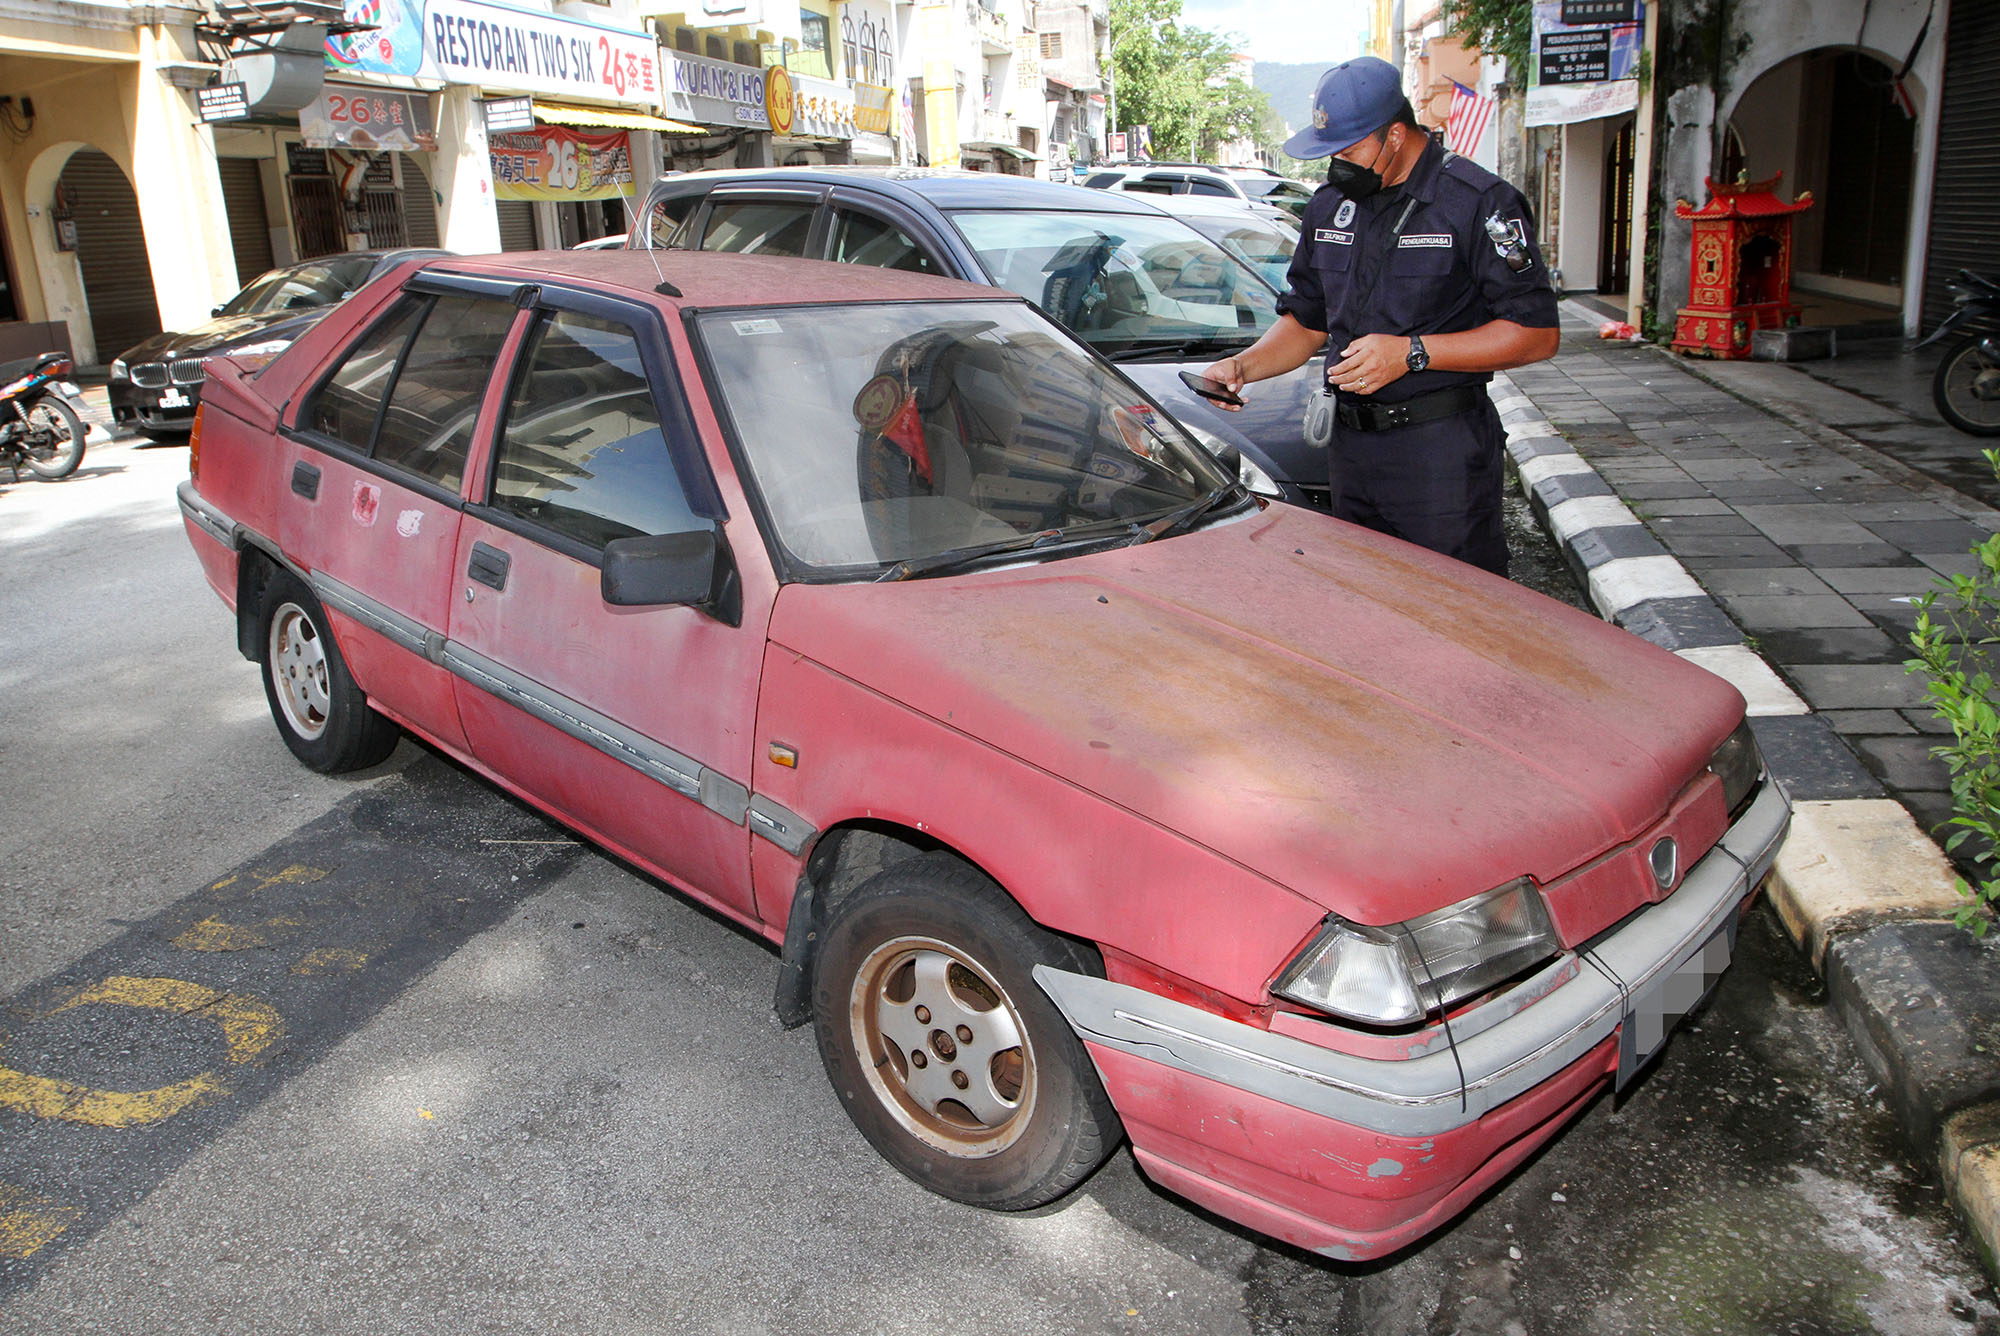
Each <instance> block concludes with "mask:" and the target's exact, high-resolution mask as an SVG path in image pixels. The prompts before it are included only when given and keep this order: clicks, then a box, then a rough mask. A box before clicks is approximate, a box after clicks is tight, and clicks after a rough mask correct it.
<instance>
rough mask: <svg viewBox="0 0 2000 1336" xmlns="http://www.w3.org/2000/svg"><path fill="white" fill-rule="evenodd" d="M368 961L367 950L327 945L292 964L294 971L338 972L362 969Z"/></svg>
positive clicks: (311, 972)
mask: <svg viewBox="0 0 2000 1336" xmlns="http://www.w3.org/2000/svg"><path fill="white" fill-rule="evenodd" d="M367 963H368V953H367V952H366V951H349V950H348V949H347V948H345V947H340V946H327V947H321V948H320V949H319V950H317V951H308V952H306V953H305V954H304V955H303V956H300V957H299V962H298V964H296V965H294V966H292V973H294V974H337V973H341V972H343V971H352V970H358V969H361V968H362V967H363V966H365V965H366V964H367Z"/></svg>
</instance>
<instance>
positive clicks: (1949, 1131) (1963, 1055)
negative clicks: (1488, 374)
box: [1490, 374, 2000, 1278]
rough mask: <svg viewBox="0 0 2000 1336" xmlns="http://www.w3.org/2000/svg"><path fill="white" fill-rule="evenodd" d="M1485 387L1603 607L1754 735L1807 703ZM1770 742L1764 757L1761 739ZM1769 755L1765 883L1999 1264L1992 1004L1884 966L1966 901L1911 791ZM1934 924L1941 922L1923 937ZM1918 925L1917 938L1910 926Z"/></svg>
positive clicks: (1505, 396) (1989, 1256) (1529, 486)
mask: <svg viewBox="0 0 2000 1336" xmlns="http://www.w3.org/2000/svg"><path fill="white" fill-rule="evenodd" d="M1490 393H1491V395H1492V398H1493V401H1494V406H1495V408H1496V409H1498V411H1499V413H1500V420H1501V422H1502V423H1503V424H1504V425H1505V426H1506V428H1507V440H1508V444H1507V449H1508V453H1509V455H1511V456H1512V458H1513V461H1514V465H1515V469H1516V471H1517V472H1518V474H1519V475H1520V479H1521V486H1522V490H1523V491H1524V492H1525V493H1526V495H1527V498H1528V501H1529V504H1530V506H1531V507H1532V508H1533V509H1534V511H1535V513H1536V515H1537V517H1539V518H1540V519H1541V521H1542V523H1543V525H1544V527H1545V528H1546V529H1547V530H1548V532H1549V533H1550V534H1551V536H1553V537H1554V538H1555V539H1556V541H1557V543H1558V545H1559V546H1560V548H1561V550H1562V553H1563V557H1564V560H1565V561H1567V562H1568V563H1569V566H1570V568H1571V570H1572V571H1573V572H1574V573H1575V574H1576V576H1577V579H1578V581H1579V582H1580V583H1581V584H1582V585H1583V587H1584V589H1585V591H1586V592H1587V593H1588V594H1589V596H1590V600H1591V602H1592V604H1593V605H1594V606H1595V607H1596V609H1597V611H1598V614H1599V615H1600V616H1602V617H1603V618H1604V619H1605V620H1606V621H1610V622H1613V623H1615V624H1617V625H1619V626H1622V627H1625V628H1626V629H1627V630H1630V631H1633V632H1634V633H1636V634H1639V635H1641V636H1644V637H1645V638H1647V639H1649V640H1651V641H1653V642H1654V643H1655V644H1658V645H1660V646H1661V647H1662V648H1665V649H1668V650H1671V651H1673V652H1674V653H1676V654H1678V655H1680V656H1681V657H1682V658H1684V659H1687V660H1688V661H1690V662H1692V663H1696V664H1699V665H1700V666H1702V667H1704V668H1707V669H1708V670H1709V671H1711V672H1713V673H1715V674H1717V675H1718V676H1720V677H1722V678H1724V679H1725V680H1727V681H1729V682H1730V683H1732V684H1733V685H1734V686H1735V687H1736V688H1737V690H1739V691H1741V692H1742V693H1743V697H1744V700H1745V701H1746V702H1747V705H1748V713H1749V716H1750V719H1751V727H1752V729H1753V730H1754V731H1756V732H1757V733H1758V736H1759V739H1760V741H1765V740H1766V739H1767V737H1769V736H1770V733H1771V731H1772V730H1775V729H1776V727H1777V724H1776V723H1775V722H1774V721H1781V720H1783V719H1785V718H1787V717H1793V718H1797V717H1799V716H1807V715H1810V713H1811V710H1810V707H1809V706H1808V705H1807V704H1806V703H1805V702H1804V701H1803V700H1801V699H1800V698H1799V696H1798V695H1797V694H1796V693H1795V692H1793V691H1792V690H1791V688H1789V687H1788V686H1786V685H1785V683H1784V681H1783V679H1782V678H1780V677H1779V675H1778V674H1777V673H1776V672H1775V671H1773V670H1772V668H1771V667H1770V665H1769V664H1767V663H1766V662H1765V661H1764V660H1763V659H1762V658H1761V657H1760V656H1759V655H1758V654H1757V653H1756V652H1755V651H1754V650H1752V649H1751V648H1750V647H1749V646H1748V645H1747V644H1746V643H1744V639H1743V635H1742V633H1741V631H1739V630H1738V629H1737V628H1736V625H1735V623H1734V622H1733V621H1731V620H1730V618H1729V617H1728V615H1727V614H1726V613H1724V612H1723V611H1722V609H1721V608H1720V607H1719V606H1718V605H1717V604H1716V603H1715V602H1714V601H1713V600H1712V599H1711V598H1710V597H1709V596H1708V593H1707V591H1706V590H1704V589H1703V588H1702V587H1701V585H1700V583H1699V582H1698V581H1696V580H1695V579H1694V577H1693V576H1691V575H1690V574H1689V573H1688V572H1687V570H1686V568H1685V567H1683V566H1682V565H1681V564H1680V562H1679V560H1677V559H1676V558H1675V557H1674V556H1673V555H1672V554H1671V553H1669V552H1668V551H1667V550H1666V549H1665V548H1664V547H1663V546H1662V545H1661V544H1660V543H1659V542H1658V541H1657V540H1655V539H1653V538H1652V536H1651V534H1650V533H1649V532H1648V531H1647V530H1646V527H1645V525H1644V524H1643V523H1642V522H1641V521H1640V520H1639V518H1638V516H1636V515H1634V514H1633V513H1632V511H1631V510H1630V509H1629V508H1628V507H1627V506H1626V505H1625V504H1624V502H1623V501H1621V500H1619V499H1618V497H1617V495H1616V493H1615V492H1614V491H1613V489H1612V488H1611V487H1609V486H1608V485H1607V484H1605V482H1604V481H1603V479H1602V478H1601V477H1600V476H1599V475H1598V474H1597V472H1596V470H1595V469H1593V468H1592V467H1591V465H1590V463H1589V461H1588V460H1586V459H1584V458H1583V457H1582V456H1581V455H1579V454H1577V453H1576V451H1575V450H1574V449H1573V448H1571V446H1570V445H1569V443H1568V441H1566V440H1565V439H1564V438H1563V436H1562V434H1561V433H1560V432H1559V431H1557V430H1556V428H1555V427H1554V426H1553V425H1552V424H1551V423H1550V422H1549V420H1548V418H1547V417H1546V416H1544V415H1543V414H1542V412H1541V410H1540V409H1538V408H1537V407H1536V406H1535V404H1534V401H1533V400H1532V399H1530V398H1529V397H1528V396H1527V395H1526V394H1524V393H1522V391H1521V390H1520V388H1519V387H1518V386H1517V385H1516V384H1515V383H1514V382H1513V380H1512V379H1511V378H1509V377H1508V376H1506V375H1504V374H1501V375H1496V376H1495V377H1494V378H1493V384H1492V387H1491V390H1490ZM1821 431H1822V432H1825V431H1830V429H1826V428H1821ZM1848 443H1849V444H1852V445H1853V446H1854V448H1855V449H1857V450H1862V449H1865V447H1862V446H1860V445H1859V444H1858V443H1855V442H1851V441H1849V442H1848ZM1925 481H1926V482H1927V483H1928V482H1929V481H1930V480H1928V479H1926V480H1925ZM1930 486H1931V487H1932V488H1935V487H1936V484H1935V483H1931V484H1930ZM1927 490H1928V489H1927ZM1760 721H1764V722H1762V723H1761V724H1760ZM1800 722H1801V723H1804V722H1805V721H1804V720H1800ZM1766 752H1767V759H1768V758H1769V755H1770V752H1771V747H1770V745H1769V743H1768V742H1766ZM1771 768H1772V772H1773V774H1774V775H1775V776H1776V777H1777V779H1778V782H1779V784H1780V786H1781V787H1782V788H1784V790H1785V791H1786V793H1787V795H1788V796H1789V797H1791V798H1792V828H1791V834H1790V836H1789V838H1788V839H1787V840H1786V842H1785V847H1784V849H1783V850H1782V851H1781V852H1780V854H1779V856H1778V861H1777V864H1776V865H1775V866H1774V867H1773V868H1772V870H1771V875H1770V876H1769V877H1768V878H1767V879H1766V881H1765V890H1766V892H1767V893H1768V894H1769V895H1770V897H1771V901H1772V904H1773V906H1774V907H1775V909H1776V910H1777V913H1778V917H1779V919H1780V921H1781V922H1782V923H1783V924H1784V926H1785V929H1786V931H1787V932H1788V933H1789V934H1790V935H1791V937H1792V939H1793V941H1794V942H1795V943H1796V944H1797V945H1798V947H1799V949H1800V950H1801V951H1802V952H1803V953H1804V954H1805V955H1806V957H1807V959H1808V960H1809V961H1811V963H1812V965H1813V967H1814V969H1815V970H1817V971H1818V972H1819V974H1820V975H1821V977H1822V978H1825V979H1827V980H1828V982H1829V994H1830V997H1831V999H1832V1001H1833V1004H1834V1006H1835V1007H1836V1009H1837V1010H1838V1011H1839V1013H1840V1015H1841V1020H1842V1023H1843V1024H1844V1025H1845V1026H1846V1028H1847V1030H1848V1032H1849V1034H1850V1035H1851V1036H1853V1038H1854V1041H1855V1044H1856V1047H1857V1048H1858V1049H1859V1051H1860V1052H1861V1054H1862V1056H1863V1057H1864V1059H1865V1060H1866V1061H1867V1062H1868V1063H1869V1065H1870V1067H1871V1069H1873V1071H1874V1073H1875V1075H1876V1077H1877V1079H1878V1080H1879V1081H1880V1082H1881V1083H1882V1087H1883V1089H1884V1091H1885V1093H1886V1094H1887V1096H1888V1098H1889V1099H1890V1102H1891V1104H1892V1105H1893V1106H1894V1107H1895V1108H1896V1111H1897V1113H1898V1115H1899V1117H1900V1118H1901V1120H1902V1121H1903V1124H1904V1126H1905V1128H1906V1130H1907V1131H1908V1132H1909V1134H1910V1136H1911V1139H1912V1141H1913V1142H1914V1143H1915V1145H1916V1146H1917V1149H1918V1151H1919V1153H1920V1154H1922V1155H1925V1156H1935V1157H1936V1163H1937V1166H1938V1173H1939V1177H1940V1178H1941V1179H1942V1181H1943V1183H1944V1185H1945V1188H1946V1190H1947V1191H1948V1192H1949V1193H1950V1194H1951V1198H1952V1200H1953V1202H1954V1203H1955V1204H1956V1206H1957V1207H1958V1210H1959V1212H1960V1214H1961V1216H1962V1217H1963V1218H1964V1219H1965V1221H1966V1223H1967V1225H1968V1227H1969V1229H1970V1230H1971V1233H1972V1235H1973V1237H1974V1240H1975V1242H1976V1244H1977V1246H1978V1248H1979V1251H1980V1255H1981V1257H1982V1259H1983V1260H1984V1261H1985V1263H1986V1266H1987V1269H1988V1271H1989V1273H1991V1274H1993V1275H1995V1276H1996V1278H2000V1043H1996V1044H1995V1045H1994V1046H1992V1048H1991V1051H1990V1052H1989V1049H1988V1046H1987V1045H1985V1044H1984V1043H1982V1042H1980V1041H1981V1040H1982V1039H1983V1038H1985V1037H1986V1036H1987V1029H1988V1027H1989V1026H1991V1025H1992V1024H1993V1019H1994V1018H1988V1017H1982V1016H1979V1015H1977V1014H1975V1015H1972V1016H1970V1017H1967V1018H1959V1017H1957V1016H1955V1015H1954V1012H1953V1009H1954V1007H1955V1006H1957V1005H1959V1003H1960V1001H1961V999H1960V998H1959V997H1957V996H1953V995H1946V994H1947V993H1949V992H1956V991H1957V990H1944V989H1940V990H1937V991H1936V992H1934V993H1932V994H1929V995H1927V996H1926V997H1925V998H1924V999H1922V1001H1921V1004H1920V1005H1918V1006H1916V1007H1914V1008H1913V1004H1912V1003H1911V1001H1910V998H1909V997H1908V996H1907V995H1906V990H1905V989H1902V988H1898V987H1896V986H1895V983H1896V982H1897V979H1896V975H1895V973H1894V972H1893V971H1889V970H1885V969H1883V968H1880V967H1879V961H1880V958H1881V957H1882V956H1883V953H1884V952H1885V951H1888V952H1891V953H1895V956H1894V958H1895V959H1897V960H1899V961H1901V962H1903V963H1905V964H1907V962H1908V960H1909V959H1910V958H1911V957H1910V953H1912V952H1915V953H1917V958H1919V959H1921V958H1923V954H1924V953H1926V952H1929V953H1936V952H1937V951H1939V950H1945V951H1947V952H1948V953H1953V954H1958V953H1961V952H1958V950H1957V948H1956V947H1955V946H1953V945H1952V938H1953V937H1959V938H1964V937H1966V934H1964V933H1960V932H1958V931H1957V930H1956V929H1946V928H1944V927H1943V925H1946V924H1949V923H1950V922H1951V920H1952V919H1953V918H1954V916H1955V915H1956V913H1957V910H1958V908H1959V906H1960V904H1961V903H1962V901H1961V899H1960V897H1959V895H1958V891H1957V879H1956V876H1955V874H1954V873H1953V871H1952V868H1951V865H1950V863H1949V861H1948V860H1946V858H1945V857H1944V855H1943V853H1942V852H1941V851H1940V850H1939V848H1938V846H1937V845H1936V843H1934V842H1933V841H1932V840H1931V839H1930V838H1929V837H1928V836H1926V835H1925V834H1924V832H1923V830H1922V829H1921V828H1920V827H1919V826H1918V825H1917V823H1916V821H1915V820H1914V819H1913V818H1912V817H1911V816H1910V814H1909V812H1908V811H1907V810H1905V809H1904V807H1903V806H1902V804H1900V803H1898V802H1895V801H1893V800H1891V799H1888V798H1885V797H1872V798H1854V797H1836V798H1822V797H1821V796H1820V795H1817V794H1815V793H1813V792H1811V791H1810V787H1809V786H1798V787H1795V786H1794V785H1793V784H1791V783H1787V778H1788V777H1787V775H1786V774H1785V773H1784V770H1783V768H1782V766H1781V764H1779V763H1778V762H1777V761H1776V760H1772V762H1771ZM1802 788H1803V790H1804V791H1802ZM1926 932H1928V933H1930V934H1932V935H1931V936H1930V937H1923V936H1921V934H1923V933H1926ZM1910 933H1917V934H1919V940H1916V941H1910V940H1905V938H1906V937H1907V936H1908V935H1909V934H1910ZM1913 1010H1920V1011H1922V1012H1923V1013H1924V1015H1925V1017H1926V1019H1927V1020H1928V1021H1929V1022H1930V1026H1929V1028H1928V1029H1924V1030H1921V1031H1918V1030H1915V1029H1913V1027H1912V1026H1911V1025H1910V1024H1909V1023H1908V1021H1907V1020H1906V1019H1905V1018H1906V1017H1908V1016H1909V1015H1910V1014H1911V1013H1912V1011H1913ZM1974 1011H1975V1013H1976V1011H1977V1008H1974ZM1940 1032H1943V1035H1944V1038H1943V1039H1942V1040H1941V1039H1940ZM1940 1050H1942V1051H1943V1056H1941V1054H1940ZM1968 1066H1969V1067H1970V1068H1971V1069H1972V1071H1973V1078H1972V1079H1968V1078H1967V1075H1966V1071H1967V1068H1968ZM1943 1069H1948V1073H1947V1074H1946V1075H1940V1071H1941V1070H1943Z"/></svg>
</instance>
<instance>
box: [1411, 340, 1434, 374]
mask: <svg viewBox="0 0 2000 1336" xmlns="http://www.w3.org/2000/svg"><path fill="white" fill-rule="evenodd" d="M1405 360H1406V362H1407V364H1408V366H1409V368H1410V370H1412V371H1422V370H1423V369H1424V368H1426V367H1428V366H1429V365H1430V364H1431V355H1430V354H1429V353H1428V352H1426V351H1424V345H1423V344H1421V343H1418V342H1417V341H1415V340H1414V339H1412V340H1411V341H1410V355H1409V357H1408V358H1407V359H1405Z"/></svg>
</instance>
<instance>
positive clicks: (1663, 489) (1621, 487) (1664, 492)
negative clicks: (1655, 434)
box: [1618, 475, 1728, 515]
mask: <svg viewBox="0 0 2000 1336" xmlns="http://www.w3.org/2000/svg"><path fill="white" fill-rule="evenodd" d="M1618 494H1619V495H1620V496H1622V497H1624V498H1625V499H1626V500H1627V501H1647V502H1653V501H1697V500H1698V501H1700V502H1702V504H1704V505H1713V506H1716V507H1717V508H1718V510H1727V509H1728V507H1727V506H1724V505H1723V504H1722V503H1721V502H1720V501H1717V500H1715V499H1714V498H1713V497H1711V496H1709V493H1708V488H1707V487H1705V486H1703V485H1702V484H1701V483H1698V482H1696V481H1695V480H1694V479H1692V478H1689V477H1687V476H1686V475H1682V480H1681V481H1680V482H1671V481H1662V482H1652V481H1647V480H1639V479H1634V480H1630V481H1627V480H1624V479H1620V480H1618ZM1646 508H1647V509H1648V510H1650V511H1652V512H1653V513H1654V514H1656V515H1664V514H1669V513H1671V512H1669V511H1667V510H1666V509H1665V507H1663V506H1657V505H1648V506H1647V507H1646ZM1682 513H1686V514H1716V513H1718V511H1688V512H1682Z"/></svg>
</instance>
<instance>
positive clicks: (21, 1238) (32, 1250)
mask: <svg viewBox="0 0 2000 1336" xmlns="http://www.w3.org/2000/svg"><path fill="white" fill-rule="evenodd" d="M82 1214H83V1208H82V1207H80V1206H65V1205H63V1204H62V1203H61V1202H57V1201H53V1200H51V1199H49V1198H47V1197H44V1196H42V1195H41V1194H39V1193H35V1192H30V1191H28V1190H27V1189H26V1188H17V1187H15V1186H14V1185H13V1184H11V1183H0V1257H5V1258H11V1259H13V1260H16V1261H18V1260H20V1259H22V1258H26V1257H33V1256H34V1255H35V1254H36V1253H37V1252H39V1251H40V1250H41V1248H42V1246H43V1245H44V1244H46V1243H47V1242H48V1241H49V1240H50V1239H53V1238H54V1237H56V1235H58V1234H60V1233H62V1232H63V1231H64V1230H65V1229H68V1228H69V1227H70V1225H71V1224H73V1223H74V1222H75V1221H76V1220H77V1218H78V1217H79V1216H81V1215H82Z"/></svg>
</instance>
